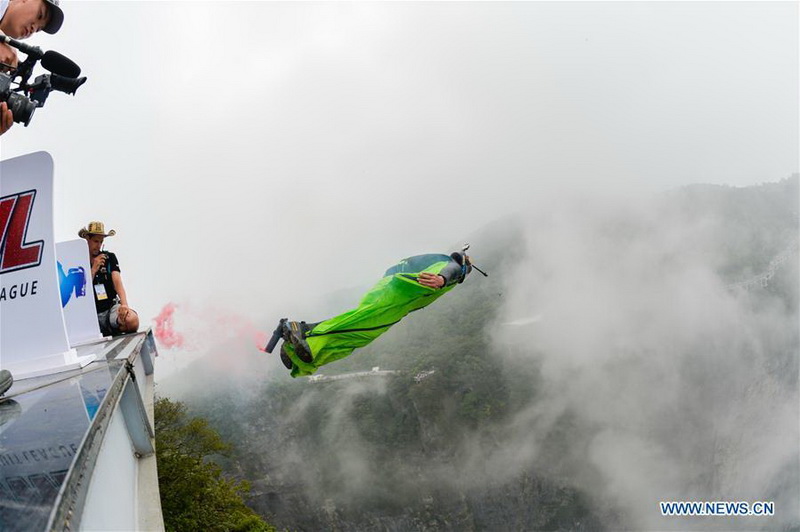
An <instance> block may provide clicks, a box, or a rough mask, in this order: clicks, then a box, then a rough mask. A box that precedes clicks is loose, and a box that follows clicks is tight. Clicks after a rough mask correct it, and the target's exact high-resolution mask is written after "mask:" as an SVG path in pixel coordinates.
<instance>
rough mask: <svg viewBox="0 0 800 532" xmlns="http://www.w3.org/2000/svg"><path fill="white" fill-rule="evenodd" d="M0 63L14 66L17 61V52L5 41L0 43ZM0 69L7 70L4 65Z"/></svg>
mask: <svg viewBox="0 0 800 532" xmlns="http://www.w3.org/2000/svg"><path fill="white" fill-rule="evenodd" d="M0 63H4V64H6V65H9V66H12V67H16V66H17V64H18V63H19V60H18V59H17V52H15V51H14V49H13V48H11V47H10V46H9V45H7V44H5V43H0ZM2 70H4V71H5V70H8V69H7V68H6V67H2Z"/></svg>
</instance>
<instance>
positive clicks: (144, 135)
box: [0, 0, 799, 329]
mask: <svg viewBox="0 0 800 532" xmlns="http://www.w3.org/2000/svg"><path fill="white" fill-rule="evenodd" d="M63 6H64V11H65V13H66V21H65V23H64V26H63V29H62V31H61V32H60V33H59V34H57V35H56V36H49V35H44V34H39V35H36V36H35V37H33V38H32V39H30V42H31V43H32V44H37V45H39V46H41V47H43V48H45V49H54V50H58V51H60V52H62V53H64V54H65V55H67V56H69V57H71V58H73V59H74V60H75V61H76V62H78V63H79V64H80V65H81V66H82V67H83V71H84V74H85V75H86V76H88V77H89V81H88V82H87V83H86V84H85V85H84V86H83V87H82V88H81V89H80V90H79V91H78V94H77V96H75V97H68V96H65V95H62V94H54V95H52V96H51V97H50V99H49V100H48V102H47V105H46V107H44V108H43V109H40V110H38V111H37V112H36V114H35V116H34V119H33V122H32V124H31V126H30V127H28V128H23V127H20V126H16V127H15V128H14V129H13V130H12V131H11V132H10V133H8V134H6V135H4V136H3V137H2V147H1V149H2V153H1V154H0V155H2V157H3V158H8V157H13V156H17V155H21V154H24V153H28V152H31V151H37V150H46V151H49V152H50V153H51V154H52V155H53V157H54V159H55V165H56V196H55V197H56V206H55V220H56V228H55V230H56V238H57V240H66V239H69V238H73V237H75V236H76V231H77V230H78V228H80V227H81V226H83V225H84V224H85V223H86V222H88V221H89V220H92V219H101V220H103V221H105V222H106V224H107V227H109V228H114V229H116V230H117V232H118V235H117V236H115V237H113V238H111V239H109V240H108V243H107V244H108V245H107V247H108V249H111V250H112V251H115V252H117V254H118V256H119V259H120V262H121V264H122V268H123V277H124V279H125V281H126V285H127V287H128V292H129V295H130V300H131V303H132V304H133V305H134V306H135V307H138V308H139V309H140V311H141V314H142V315H143V317H144V318H145V320H146V321H147V320H148V319H149V318H150V317H152V316H153V315H155V314H156V313H157V312H158V310H159V309H160V308H161V306H162V305H163V304H164V303H166V302H167V301H187V300H193V301H200V302H204V303H207V302H213V303H219V304H220V305H227V306H229V307H232V308H236V309H238V310H239V311H242V312H246V313H247V314H249V315H250V316H252V317H253V318H255V319H257V320H260V319H262V318H267V319H270V320H271V319H272V317H279V316H281V315H285V314H286V312H284V309H291V308H292V305H294V304H296V303H297V301H298V300H300V299H303V300H307V299H309V298H313V297H315V294H317V293H319V292H320V291H327V290H335V289H338V288H340V287H345V286H352V285H355V284H369V283H370V282H372V281H374V280H375V279H376V278H377V277H379V275H380V272H381V271H382V270H383V268H385V267H386V266H388V265H390V264H391V263H392V262H393V261H394V260H396V259H399V258H402V257H404V256H408V255H412V254H416V253H421V252H431V251H447V249H444V247H445V246H447V245H449V244H451V243H454V242H458V241H460V240H462V239H463V238H464V237H465V236H466V235H468V234H469V233H470V232H472V231H473V230H475V229H477V228H479V227H480V226H481V225H482V224H483V223H485V222H487V221H491V220H494V219H497V218H499V217H501V216H503V215H505V214H507V213H511V212H519V211H525V210H529V209H533V208H536V206H535V205H536V204H541V203H547V204H549V205H550V206H552V205H554V204H555V205H557V204H558V200H559V198H561V197H564V196H565V195H568V194H571V193H573V192H576V191H578V192H584V193H587V194H589V195H592V194H626V195H629V194H630V195H635V194H649V193H654V192H658V191H661V190H665V189H670V188H674V187H677V186H680V185H683V184H688V183H696V182H704V183H719V184H729V185H734V186H745V185H751V184H757V183H761V182H765V181H776V180H778V179H781V178H784V177H787V176H788V175H790V174H791V173H793V172H797V171H798V144H799V138H798V115H799V113H798V4H797V3H796V2H777V3H767V2H753V3H746V2H731V3H728V2H710V3H694V2H666V3H663V2H659V3H655V2H619V3H605V2H590V3H578V2H548V3H534V2H531V3H527V2H513V3H499V2H498V3H494V2H490V3H456V2H446V3H266V2H221V1H220V2H87V1H69V0H66V1H65V2H63ZM290 287H291V288H292V290H289V288H290ZM266 328H268V325H265V329H266Z"/></svg>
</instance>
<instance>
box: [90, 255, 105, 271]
mask: <svg viewBox="0 0 800 532" xmlns="http://www.w3.org/2000/svg"><path fill="white" fill-rule="evenodd" d="M105 265H106V254H105V253H101V254H99V255H98V256H96V257H95V258H93V259H92V277H94V276H95V275H97V272H99V271H100V268H102V267H103V266H105Z"/></svg>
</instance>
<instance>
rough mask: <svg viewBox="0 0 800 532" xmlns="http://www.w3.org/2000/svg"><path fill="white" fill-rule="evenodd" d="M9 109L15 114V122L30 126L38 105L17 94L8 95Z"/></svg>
mask: <svg viewBox="0 0 800 532" xmlns="http://www.w3.org/2000/svg"><path fill="white" fill-rule="evenodd" d="M8 108H9V110H10V111H11V112H12V113H13V114H14V122H18V123H21V124H24V125H26V126H27V125H28V124H29V123H30V121H31V118H33V112H34V111H35V110H36V104H35V103H33V102H32V101H30V100H29V99H28V98H26V97H25V96H23V95H21V94H17V93H16V92H12V93H11V94H9V95H8Z"/></svg>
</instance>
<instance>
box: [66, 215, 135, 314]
mask: <svg viewBox="0 0 800 532" xmlns="http://www.w3.org/2000/svg"><path fill="white" fill-rule="evenodd" d="M115 234H117V232H116V231H114V230H113V229H112V230H111V231H109V232H108V233H106V232H105V226H104V225H103V222H97V221H93V222H89V224H88V225H87V227H84V228H82V229H81V230H80V231H78V236H79V237H81V238H85V239H86V242H87V243H88V244H89V261H90V262H91V265H92V279H93V280H92V284H93V285H94V296H95V297H94V301H95V307H96V309H97V314H98V315H99V314H100V313H102V312H106V311H108V310H110V309H111V307H113V306H114V305H115V304H116V303H119V304H120V305H122V306H124V307H127V306H128V295H127V294H126V293H125V286H124V285H123V284H122V274H121V273H120V269H119V261H118V260H117V256H116V255H114V254H113V253H111V252H110V251H105V250H103V249H102V248H103V242H104V240H105V239H106V237H109V236H114V235H115Z"/></svg>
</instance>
